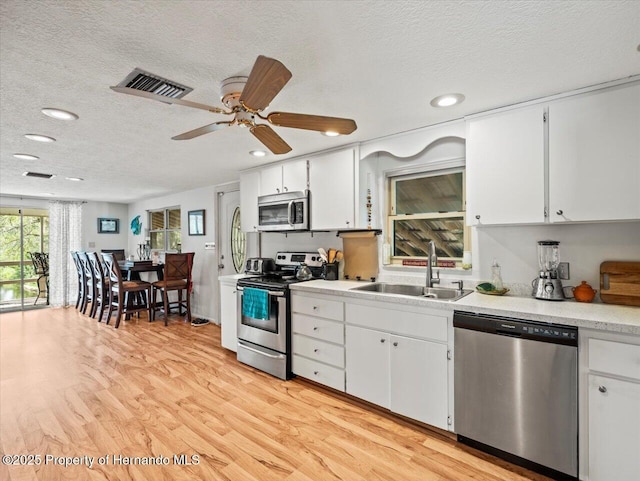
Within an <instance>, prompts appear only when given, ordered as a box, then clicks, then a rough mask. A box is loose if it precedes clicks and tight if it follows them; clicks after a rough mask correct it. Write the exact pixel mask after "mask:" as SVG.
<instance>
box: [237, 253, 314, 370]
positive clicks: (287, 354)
mask: <svg viewBox="0 0 640 481" xmlns="http://www.w3.org/2000/svg"><path fill="white" fill-rule="evenodd" d="M303 264H305V265H306V266H308V267H309V269H310V270H311V273H312V274H313V278H314V279H317V278H320V277H321V275H322V260H321V259H320V256H319V255H318V253H317V252H278V253H277V254H276V259H275V266H276V270H274V271H272V272H266V273H264V275H262V276H259V277H247V278H244V279H240V280H238V286H237V287H238V288H237V291H238V361H240V362H242V363H244V364H248V365H250V366H253V367H255V368H256V369H260V370H261V371H264V372H267V373H269V374H271V375H273V376H276V377H278V378H280V379H290V378H291V377H292V373H291V307H290V304H291V303H290V291H289V286H290V285H291V284H293V283H296V282H302V281H301V280H298V279H297V278H296V272H297V271H298V269H299V268H300V266H302V265H303Z"/></svg>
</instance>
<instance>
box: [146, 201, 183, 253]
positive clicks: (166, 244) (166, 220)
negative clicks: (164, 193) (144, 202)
mask: <svg viewBox="0 0 640 481" xmlns="http://www.w3.org/2000/svg"><path fill="white" fill-rule="evenodd" d="M170 210H179V211H180V228H179V229H169V227H168V226H169V211H170ZM154 212H163V213H164V228H163V229H151V215H152V214H153V213H154ZM147 222H148V223H149V238H151V233H152V232H163V233H164V236H163V237H164V246H163V248H162V249H160V250H161V251H162V252H178V251H177V250H170V249H169V248H168V247H169V233H170V232H180V245H182V208H181V206H179V205H174V206H171V207H163V208H161V209H149V210H148V211H147ZM151 249H152V250H158V248H154V247H151Z"/></svg>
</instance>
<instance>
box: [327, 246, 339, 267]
mask: <svg viewBox="0 0 640 481" xmlns="http://www.w3.org/2000/svg"><path fill="white" fill-rule="evenodd" d="M336 252H338V251H337V250H336V249H334V248H333V247H332V248H331V249H329V255H328V261H327V262H329V264H333V263H334V262H335V260H336Z"/></svg>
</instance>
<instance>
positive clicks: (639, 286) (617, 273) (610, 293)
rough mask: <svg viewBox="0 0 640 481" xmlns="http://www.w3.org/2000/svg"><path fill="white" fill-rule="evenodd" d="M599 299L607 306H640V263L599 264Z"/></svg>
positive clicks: (614, 262)
mask: <svg viewBox="0 0 640 481" xmlns="http://www.w3.org/2000/svg"><path fill="white" fill-rule="evenodd" d="M600 299H602V302H605V303H607V304H624V305H627V306H640V262H622V261H605V262H603V263H602V264H600Z"/></svg>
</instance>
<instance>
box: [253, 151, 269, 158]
mask: <svg viewBox="0 0 640 481" xmlns="http://www.w3.org/2000/svg"><path fill="white" fill-rule="evenodd" d="M249 153H250V154H251V155H253V156H254V157H264V156H265V155H267V153H266V152H265V151H264V150H252V151H251V152H249Z"/></svg>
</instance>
